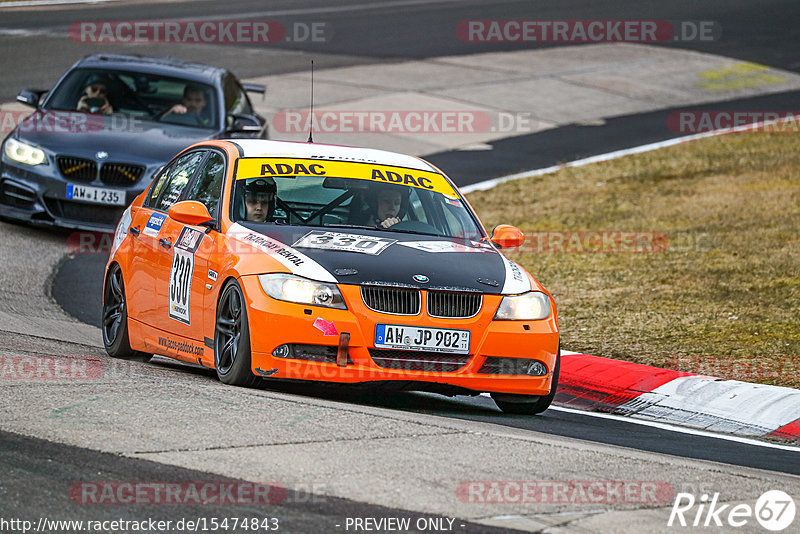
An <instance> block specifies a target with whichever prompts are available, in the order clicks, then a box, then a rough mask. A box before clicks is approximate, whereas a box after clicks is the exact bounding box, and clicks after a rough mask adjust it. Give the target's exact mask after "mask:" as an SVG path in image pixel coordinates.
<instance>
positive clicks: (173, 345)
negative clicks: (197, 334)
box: [158, 337, 205, 356]
mask: <svg viewBox="0 0 800 534" xmlns="http://www.w3.org/2000/svg"><path fill="white" fill-rule="evenodd" d="M158 345H159V346H161V347H164V348H165V349H167V350H170V351H173V352H183V353H186V354H191V355H192V356H202V355H203V352H204V350H205V347H203V346H200V345H195V344H194V343H192V342H191V341H178V340H177V339H170V338H166V337H159V338H158Z"/></svg>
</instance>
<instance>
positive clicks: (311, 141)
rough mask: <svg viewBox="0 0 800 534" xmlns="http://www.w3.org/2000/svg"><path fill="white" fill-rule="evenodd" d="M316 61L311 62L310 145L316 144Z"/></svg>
mask: <svg viewBox="0 0 800 534" xmlns="http://www.w3.org/2000/svg"><path fill="white" fill-rule="evenodd" d="M313 133H314V60H313V59H312V60H311V115H309V121H308V141H307V142H308V143H313V142H314V137H313V135H312V134H313Z"/></svg>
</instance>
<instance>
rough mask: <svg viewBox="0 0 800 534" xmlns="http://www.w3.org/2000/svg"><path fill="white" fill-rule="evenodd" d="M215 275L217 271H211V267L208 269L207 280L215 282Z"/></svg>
mask: <svg viewBox="0 0 800 534" xmlns="http://www.w3.org/2000/svg"><path fill="white" fill-rule="evenodd" d="M217 276H218V274H217V271H213V270H211V269H209V270H208V279H209V280H211V281H213V282H216V281H217Z"/></svg>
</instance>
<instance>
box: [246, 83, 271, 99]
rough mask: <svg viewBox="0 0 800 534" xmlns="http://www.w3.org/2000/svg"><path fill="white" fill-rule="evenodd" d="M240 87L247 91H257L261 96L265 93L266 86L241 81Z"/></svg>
mask: <svg viewBox="0 0 800 534" xmlns="http://www.w3.org/2000/svg"><path fill="white" fill-rule="evenodd" d="M242 89H244V90H245V91H247V92H248V93H259V94H260V95H261V96H264V95H265V94H267V86H266V85H261V84H260V83H243V84H242Z"/></svg>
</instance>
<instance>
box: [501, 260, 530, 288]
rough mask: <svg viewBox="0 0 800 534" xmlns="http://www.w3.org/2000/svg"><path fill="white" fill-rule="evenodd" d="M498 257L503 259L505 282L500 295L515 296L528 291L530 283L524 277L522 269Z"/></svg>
mask: <svg viewBox="0 0 800 534" xmlns="http://www.w3.org/2000/svg"><path fill="white" fill-rule="evenodd" d="M500 257H501V258H503V264H505V267H506V280H505V283H504V284H503V290H502V291H501V293H502V294H504V295H516V294H518V293H525V292H526V291H530V290H531V281H530V280H529V279H528V277H527V276H525V273H524V272H523V271H522V267H520V266H519V265H517V264H516V263H514V262H513V261H511V260H509V259H508V258H506V257H505V256H503V255H502V254H500Z"/></svg>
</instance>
